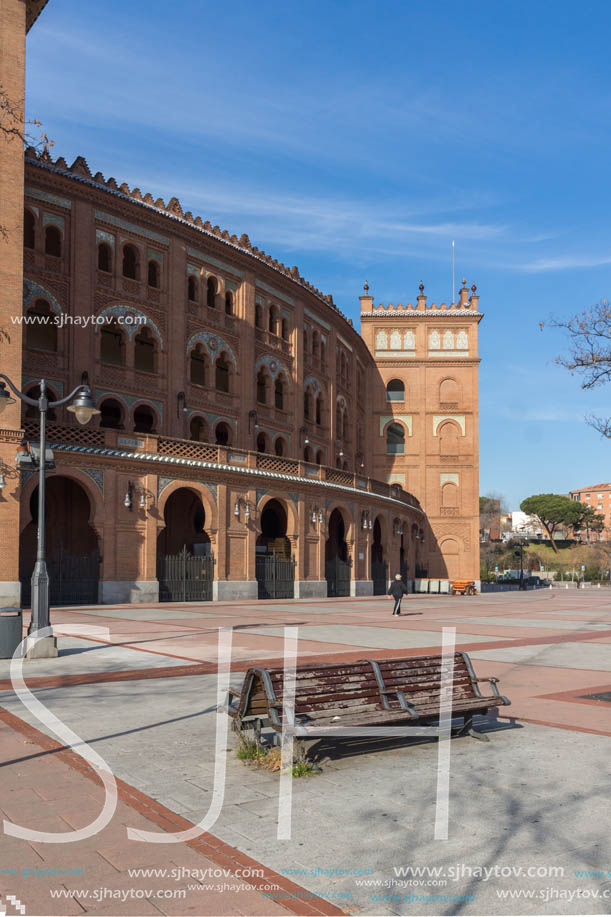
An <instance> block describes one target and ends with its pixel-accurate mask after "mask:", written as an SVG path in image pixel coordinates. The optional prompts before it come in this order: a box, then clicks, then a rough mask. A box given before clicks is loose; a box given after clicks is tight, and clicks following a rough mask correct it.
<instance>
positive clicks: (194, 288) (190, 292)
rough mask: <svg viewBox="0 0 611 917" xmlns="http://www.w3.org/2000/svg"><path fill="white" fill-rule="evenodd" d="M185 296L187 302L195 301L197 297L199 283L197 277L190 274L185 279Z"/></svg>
mask: <svg viewBox="0 0 611 917" xmlns="http://www.w3.org/2000/svg"><path fill="white" fill-rule="evenodd" d="M187 296H188V298H189V302H197V300H198V299H199V283H198V282H197V277H193V276H190V277H189V279H188V280H187Z"/></svg>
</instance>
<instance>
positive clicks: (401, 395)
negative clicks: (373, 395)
mask: <svg viewBox="0 0 611 917" xmlns="http://www.w3.org/2000/svg"><path fill="white" fill-rule="evenodd" d="M386 400H387V401H405V385H404V384H403V382H402V381H401V380H400V379H391V380H390V382H389V383H388V385H387V386H386Z"/></svg>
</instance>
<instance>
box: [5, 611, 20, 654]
mask: <svg viewBox="0 0 611 917" xmlns="http://www.w3.org/2000/svg"><path fill="white" fill-rule="evenodd" d="M21 635H22V623H21V609H20V608H0V659H12V657H13V654H14V652H15V650H16V649H17V647H18V646H19V644H20V643H21V639H22V636H21Z"/></svg>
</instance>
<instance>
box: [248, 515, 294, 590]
mask: <svg viewBox="0 0 611 917" xmlns="http://www.w3.org/2000/svg"><path fill="white" fill-rule="evenodd" d="M286 530H287V514H286V509H285V508H284V506H283V505H282V503H281V502H280V501H279V500H270V501H269V502H268V503H266V504H265V506H264V508H263V511H262V513H261V532H260V534H259V536H258V538H257V544H256V548H255V550H256V557H255V561H256V562H255V571H256V576H257V583H258V595H259V598H260V599H289V598H293V596H294V594H295V561H294V560H293V559H292V558H291V543H290V541H289V539H288V538H287V535H286Z"/></svg>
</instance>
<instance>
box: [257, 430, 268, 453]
mask: <svg viewBox="0 0 611 917" xmlns="http://www.w3.org/2000/svg"><path fill="white" fill-rule="evenodd" d="M257 452H267V436H266V435H265V433H259V435H258V436H257Z"/></svg>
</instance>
